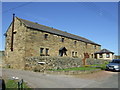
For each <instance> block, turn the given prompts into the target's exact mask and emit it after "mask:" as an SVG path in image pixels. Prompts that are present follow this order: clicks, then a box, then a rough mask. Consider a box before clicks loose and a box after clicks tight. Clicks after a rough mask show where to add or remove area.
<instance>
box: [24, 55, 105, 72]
mask: <svg viewBox="0 0 120 90" xmlns="http://www.w3.org/2000/svg"><path fill="white" fill-rule="evenodd" d="M25 62H26V64H25V69H26V70H33V71H44V70H48V69H65V68H71V67H81V66H83V65H82V60H81V59H80V58H69V57H40V56H39V57H26V58H25ZM39 62H45V64H42V63H41V64H38V63H39ZM86 63H87V65H93V64H102V63H104V60H94V59H87V60H86Z"/></svg>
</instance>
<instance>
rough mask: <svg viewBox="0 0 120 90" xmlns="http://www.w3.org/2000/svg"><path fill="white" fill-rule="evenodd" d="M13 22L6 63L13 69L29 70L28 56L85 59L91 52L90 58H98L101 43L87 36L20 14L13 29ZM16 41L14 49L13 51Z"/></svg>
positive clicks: (7, 35) (9, 30) (8, 32)
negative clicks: (68, 31) (21, 16)
mask: <svg viewBox="0 0 120 90" xmlns="http://www.w3.org/2000/svg"><path fill="white" fill-rule="evenodd" d="M12 25H13V22H12V23H11V24H10V26H9V28H8V30H7V32H6V44H5V45H6V48H5V66H8V67H11V68H17V69H25V66H26V59H25V58H26V57H39V56H41V57H46V56H47V57H50V56H52V57H71V58H80V59H82V58H84V55H85V54H87V55H89V58H94V57H95V56H94V53H95V52H97V51H100V49H101V45H99V44H97V43H94V42H93V41H90V40H88V39H86V38H83V37H80V36H77V35H73V34H70V33H67V32H63V31H60V30H57V29H54V28H52V27H48V26H44V25H41V24H38V23H34V22H31V21H28V20H24V19H21V18H18V17H15V20H14V31H13V32H12ZM81 31H82V30H81ZM12 35H14V37H13V39H12V38H11V37H12ZM11 40H13V41H11ZM12 42H13V51H11V43H12ZM80 62H81V61H80Z"/></svg>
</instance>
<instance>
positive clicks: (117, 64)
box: [106, 59, 120, 71]
mask: <svg viewBox="0 0 120 90" xmlns="http://www.w3.org/2000/svg"><path fill="white" fill-rule="evenodd" d="M106 70H112V71H120V59H113V60H112V62H110V63H109V64H107V65H106Z"/></svg>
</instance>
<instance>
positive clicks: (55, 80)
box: [2, 69, 118, 88]
mask: <svg viewBox="0 0 120 90" xmlns="http://www.w3.org/2000/svg"><path fill="white" fill-rule="evenodd" d="M102 73H104V72H102ZM2 74H3V76H4V77H9V78H12V77H13V76H14V77H19V78H20V79H21V78H23V79H24V80H25V81H26V82H28V84H29V85H30V86H31V87H32V88H93V87H95V88H102V87H104V88H117V87H118V74H117V73H112V74H111V73H110V75H108V77H105V78H104V79H103V78H102V79H100V80H99V79H98V80H96V79H89V78H85V77H84V78H83V77H74V76H70V75H50V74H43V73H36V72H32V71H22V70H12V69H3V73H2ZM108 74H109V73H108Z"/></svg>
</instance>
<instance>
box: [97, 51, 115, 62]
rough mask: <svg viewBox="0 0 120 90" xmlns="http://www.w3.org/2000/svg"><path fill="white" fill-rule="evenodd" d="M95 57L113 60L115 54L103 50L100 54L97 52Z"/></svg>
mask: <svg viewBox="0 0 120 90" xmlns="http://www.w3.org/2000/svg"><path fill="white" fill-rule="evenodd" d="M95 57H96V59H104V60H106V59H108V60H112V59H114V52H111V51H109V50H107V49H102V50H101V51H99V52H95Z"/></svg>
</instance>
